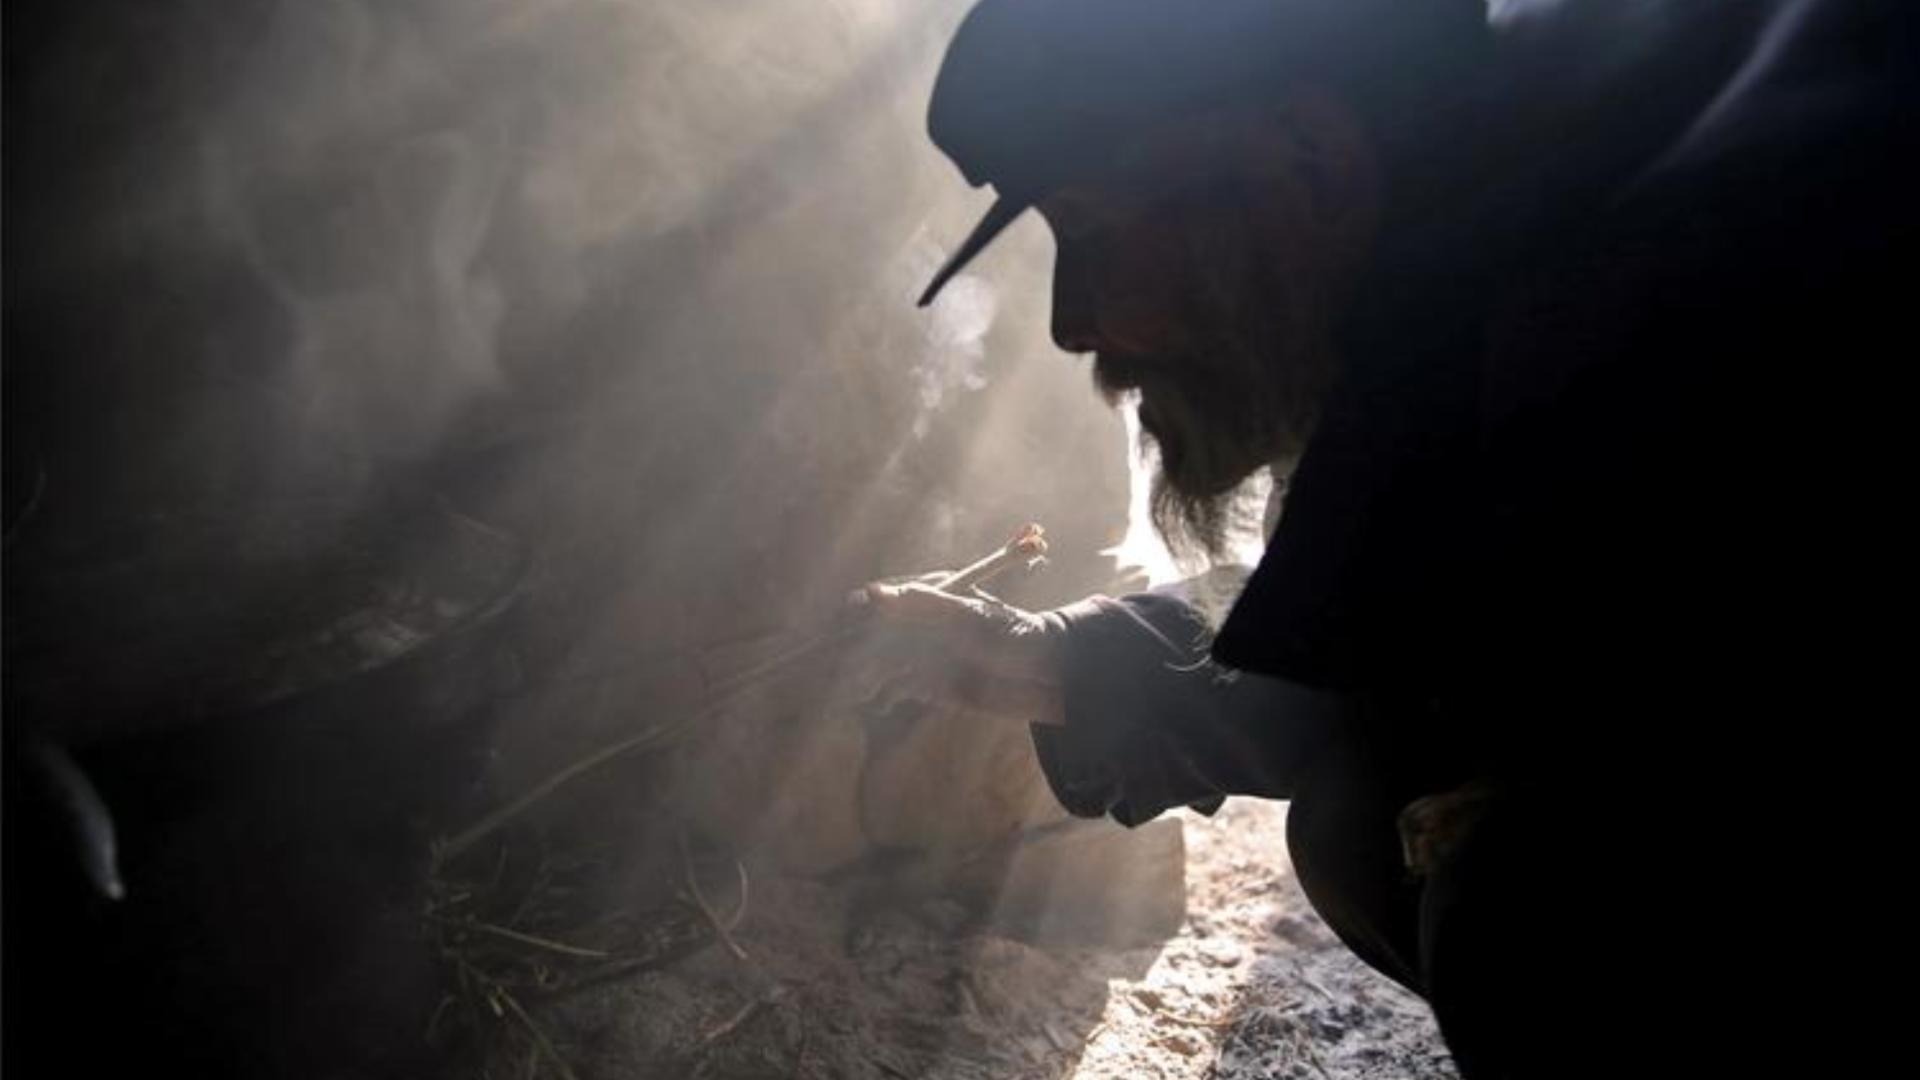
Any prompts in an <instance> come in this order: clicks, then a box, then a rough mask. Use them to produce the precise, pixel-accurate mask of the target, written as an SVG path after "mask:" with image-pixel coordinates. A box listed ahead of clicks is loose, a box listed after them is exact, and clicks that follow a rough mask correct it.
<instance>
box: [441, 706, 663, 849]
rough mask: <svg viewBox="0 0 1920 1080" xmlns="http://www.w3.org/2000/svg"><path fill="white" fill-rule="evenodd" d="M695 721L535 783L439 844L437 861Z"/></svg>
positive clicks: (630, 741)
mask: <svg viewBox="0 0 1920 1080" xmlns="http://www.w3.org/2000/svg"><path fill="white" fill-rule="evenodd" d="M692 722H693V721H692V720H681V721H676V722H673V723H666V724H660V725H657V726H655V727H650V728H648V729H647V730H645V731H643V732H641V733H640V734H638V735H635V736H632V737H631V738H626V739H622V740H620V741H619V742H617V743H614V744H613V745H611V746H606V747H602V748H601V749H599V750H597V751H595V752H593V753H591V754H589V755H587V756H586V757H584V758H581V759H580V760H579V761H576V762H574V763H573V764H571V765H569V766H567V767H566V768H564V769H561V770H560V771H559V772H557V773H554V774H553V775H552V776H549V777H547V778H546V779H545V780H542V781H541V782H540V783H538V784H535V785H534V786H533V789H532V790H530V791H528V792H527V793H526V794H525V795H522V796H520V797H519V798H517V799H515V800H513V801H512V802H510V803H508V804H506V805H505V806H502V807H500V808H499V809H497V810H495V811H493V812H492V813H490V814H488V815H487V816H485V817H483V818H481V819H480V820H479V821H477V822H475V823H474V824H473V825H471V826H469V827H468V828H467V829H466V830H465V831H463V832H461V833H460V834H459V835H457V836H455V837H453V838H452V839H451V840H446V841H443V842H442V843H440V844H439V845H437V846H436V847H435V849H434V853H433V854H434V860H435V861H436V862H446V861H447V860H449V859H452V858H454V857H456V856H458V855H459V854H460V853H462V852H464V851H466V850H467V849H468V848H470V847H472V846H473V845H474V844H475V843H477V842H479V841H480V840H481V839H483V838H485V837H486V836H487V835H488V834H489V833H491V832H493V831H494V830H495V829H498V828H499V827H500V826H502V825H505V824H506V823H507V822H509V821H511V820H513V819H514V818H516V817H518V816H520V814H522V813H524V812H525V811H526V809H527V808H528V807H530V806H532V805H533V804H534V803H537V802H539V801H540V800H541V799H544V798H546V797H547V796H548V795H551V794H553V793H554V791H556V790H557V789H558V788H559V787H560V786H561V785H563V784H565V783H567V782H568V781H569V780H572V779H574V778H575V777H577V776H579V775H581V774H582V773H585V772H588V771H590V770H592V769H594V768H596V767H598V766H600V765H604V764H606V763H607V762H609V761H612V760H613V759H614V758H617V757H619V756H620V755H622V754H625V753H628V752H630V751H634V750H639V749H641V748H643V747H646V746H649V745H651V744H653V743H656V742H662V741H664V740H666V739H668V738H670V737H671V736H673V735H675V734H677V733H678V732H679V731H680V730H681V729H683V728H685V727H687V726H688V725H689V724H691V723H692Z"/></svg>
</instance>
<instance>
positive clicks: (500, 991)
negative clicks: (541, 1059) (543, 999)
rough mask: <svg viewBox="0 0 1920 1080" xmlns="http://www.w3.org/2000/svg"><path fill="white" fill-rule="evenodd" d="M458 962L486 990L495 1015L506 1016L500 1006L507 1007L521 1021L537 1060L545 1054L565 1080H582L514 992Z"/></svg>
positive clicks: (497, 981) (463, 970) (460, 961)
mask: <svg viewBox="0 0 1920 1080" xmlns="http://www.w3.org/2000/svg"><path fill="white" fill-rule="evenodd" d="M456 962H457V963H458V964H459V965H460V969H461V971H462V972H463V973H464V974H465V975H467V976H469V977H471V978H472V979H473V980H475V981H476V982H478V983H480V984H481V985H482V986H484V987H485V988H486V990H487V1004H488V1006H490V1007H491V1008H492V1009H493V1012H494V1015H496V1016H503V1015H504V1014H503V1013H502V1012H501V1011H500V1006H502V1005H505V1006H506V1007H507V1009H508V1010H509V1011H511V1012H512V1013H513V1015H514V1016H515V1018H517V1019H518V1020H519V1021H520V1025H521V1026H522V1027H524V1028H526V1029H527V1034H528V1035H529V1036H530V1037H531V1038H532V1039H533V1045H534V1048H535V1057H536V1059H537V1058H538V1056H539V1055H540V1054H545V1055H546V1056H547V1058H548V1059H549V1060H551V1061H552V1062H553V1067H554V1068H555V1069H558V1070H559V1072H560V1075H561V1077H563V1078H564V1080H580V1078H579V1077H578V1076H576V1075H575V1074H574V1071H573V1068H572V1066H570V1065H568V1064H567V1059H566V1058H563V1057H561V1056H560V1051H559V1050H557V1049H555V1048H554V1045H553V1040H551V1039H549V1038H547V1033H546V1032H545V1031H544V1030H542V1029H541V1027H540V1025H539V1024H537V1023H534V1020H533V1017H531V1016H529V1015H527V1010H525V1009H523V1008H521V1007H520V999H518V998H516V997H514V996H513V992H512V991H510V990H508V989H507V988H506V986H505V985H503V984H502V983H501V982H500V981H499V980H497V979H495V978H493V977H492V976H490V975H488V974H486V973H485V972H483V971H481V970H480V969H479V968H476V967H474V966H473V965H472V964H470V963H468V962H467V961H466V960H464V959H458V960H457V961H456Z"/></svg>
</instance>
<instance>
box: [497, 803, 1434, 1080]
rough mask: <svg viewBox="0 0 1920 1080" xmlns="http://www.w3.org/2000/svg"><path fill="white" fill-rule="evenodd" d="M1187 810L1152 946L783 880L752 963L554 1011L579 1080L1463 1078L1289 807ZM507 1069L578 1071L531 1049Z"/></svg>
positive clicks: (730, 963)
mask: <svg viewBox="0 0 1920 1080" xmlns="http://www.w3.org/2000/svg"><path fill="white" fill-rule="evenodd" d="M1180 820H1181V822H1182V825H1183V827H1184V829H1185V837H1186V848H1187V889H1188V903H1187V913H1186V918H1185V920H1184V921H1183V923H1182V924H1181V926H1180V928H1179V930H1178V932H1177V933H1176V934H1175V935H1174V936H1173V937H1171V938H1167V939H1164V940H1162V941H1159V942H1157V943H1154V944H1150V945H1144V946H1140V947H1136V948H1098V947H1091V946H1086V945H1067V944H1033V943H1028V942H1023V941H1019V940H1015V939H1014V938H1012V937H1009V936H1005V935H1003V934H1002V933H998V932H994V931H992V930H990V929H984V928H983V927H985V926H988V925H990V923H984V922H982V921H981V918H980V915H979V913H977V912H969V911H968V910H966V909H964V908H962V907H961V906H960V905H958V904H956V903H954V902H952V901H950V900H946V899H940V898H934V899H928V898H925V897H922V898H920V899H918V900H913V901H904V902H896V901H881V902H874V901H872V900H871V899H870V898H869V899H866V900H863V899H861V895H862V894H861V893H860V891H859V890H858V889H850V888H848V887H847V886H846V885H845V884H844V883H842V884H839V885H829V884H823V883H820V882H815V881H807V880H803V879H769V880H766V881H761V882H756V883H755V885H754V889H753V898H752V902H751V905H750V907H749V909H748V911H747V915H746V918H745V919H744V920H743V921H742V922H741V924H740V925H739V927H738V928H737V930H736V932H735V934H734V936H735V938H736V941H737V944H738V945H739V948H740V951H741V952H742V953H744V954H745V956H744V958H741V957H739V956H736V955H733V954H732V953H731V952H730V951H729V950H727V949H723V948H719V947H709V948H707V949H705V950H704V951H702V952H701V953H699V954H698V955H696V956H693V957H691V958H689V959H687V960H685V961H683V962H681V963H679V964H678V965H675V966H673V967H671V968H667V969H663V970H656V971H652V972H648V973H646V974H643V975H639V976H635V977H633V978H631V979H628V980H626V981H622V982H616V983H612V984H609V985H606V986H603V987H599V988H596V989H594V990H592V991H590V992H585V993H580V994H575V995H572V996H570V997H567V998H565V999H562V1000H559V1001H555V1002H552V1003H550V1004H547V1005H546V1006H544V1007H543V1008H542V1009H541V1010H540V1012H539V1019H540V1022H541V1023H542V1024H543V1025H545V1026H546V1028H547V1030H548V1031H550V1032H551V1033H552V1042H553V1044H554V1046H555V1047H556V1048H557V1050H558V1052H559V1053H560V1055H561V1056H563V1057H564V1058H565V1060H566V1066H565V1068H566V1070H568V1071H569V1072H570V1073H571V1074H572V1075H574V1076H578V1077H580V1078H581V1080H589V1078H596V1077H598V1078H634V1080H638V1078H643V1077H656V1076H658V1077H676V1078H677V1077H713V1078H736V1077H737V1078H747V1077H818V1078H828V1077H834V1078H837V1077H854V1078H865V1077H906V1078H913V1080H919V1078H922V1077H926V1078H950V1080H974V1078H979V1080H988V1078H1009V1077H1017V1078H1027V1077H1034V1078H1040V1077H1044V1078H1048V1080H1060V1078H1067V1077H1074V1078H1081V1080H1104V1078H1126V1080H1155V1078H1159V1080H1175V1078H1181V1080H1184V1078H1202V1077H1207V1078H1216V1080H1256V1078H1283V1077H1301V1078H1327V1080H1339V1078H1352V1080H1359V1078H1368V1077H1379V1078H1386V1077H1392V1078H1396V1080H1444V1078H1450V1077H1453V1076H1455V1075H1456V1074H1455V1072H1454V1069H1453V1067H1452V1064H1451V1062H1450V1061H1449V1059H1448V1057H1447V1053H1446V1050H1445V1048H1444V1046H1443V1045H1442V1043H1441V1041H1440V1038H1439V1035H1438V1033H1437V1032H1436V1031H1435V1029H1434V1026H1433V1023H1432V1018H1431V1016H1430V1014H1429V1013H1428V1012H1427V1010H1426V1008H1425V1007H1424V1005H1422V1004H1421V1003H1420V1002H1419V1001H1418V1000H1417V999H1415V998H1413V997H1411V996H1410V995H1408V994H1406V993H1405V992H1403V991H1401V990H1400V989H1399V988H1398V987H1396V986H1394V985H1392V984H1391V983H1389V982H1388V981H1386V980H1385V979H1383V978H1381V977H1380V976H1378V975H1376V974H1374V973H1373V972H1372V971H1370V970H1369V969H1367V968H1366V967H1365V966H1364V965H1362V964H1360V963H1359V961H1357V960H1355V959H1354V958H1352V956H1351V955H1350V954H1348V953H1347V952H1346V950H1345V949H1343V948H1342V947H1341V946H1340V944H1339V943H1338V942H1337V941H1336V940H1335V939H1334V937H1333V935H1332V934H1331V932H1330V931H1328V930H1327V928H1326V927H1325V926H1324V925H1323V924H1322V923H1321V922H1320V921H1319V920H1318V919H1317V918H1316V917H1315V916H1314V915H1313V914H1312V912H1311V910H1310V908H1309V907H1308V905H1307V902H1306V899H1305V897H1304V896H1303V895H1302V894H1301V892H1300V890H1299V887H1298V885H1297V884H1296V883H1295V881H1294V878H1293V874H1292V870H1291V867H1290V866H1289V865H1288V864H1287V862H1286V858H1285V854H1284V844H1283V843H1282V841H1281V835H1282V832H1283V829H1284V824H1285V807H1284V806H1283V805H1280V804H1274V803H1263V802H1258V801H1255V800H1234V801H1232V802H1230V803H1229V804H1228V806H1227V807H1225V808H1224V809H1223V810H1222V811H1221V812H1220V813H1219V814H1218V815H1217V816H1215V817H1213V818H1211V819H1209V818H1204V817H1200V816H1198V815H1193V814H1186V813H1183V814H1182V815H1181V818H1180ZM722 904H723V900H721V899H719V898H716V900H715V905H716V906H722ZM491 1065H492V1067H491V1068H488V1069H486V1070H485V1071H486V1072H488V1073H490V1074H493V1075H512V1074H514V1073H517V1074H519V1075H527V1074H528V1071H529V1069H528V1066H529V1065H532V1066H533V1069H534V1070H535V1071H537V1072H538V1073H540V1074H542V1075H565V1073H562V1072H561V1070H560V1068H558V1067H556V1066H555V1065H554V1064H553V1063H552V1062H551V1061H534V1062H529V1061H527V1060H526V1058H525V1057H524V1056H521V1057H520V1058H519V1059H518V1060H496V1061H494V1062H492V1063H491Z"/></svg>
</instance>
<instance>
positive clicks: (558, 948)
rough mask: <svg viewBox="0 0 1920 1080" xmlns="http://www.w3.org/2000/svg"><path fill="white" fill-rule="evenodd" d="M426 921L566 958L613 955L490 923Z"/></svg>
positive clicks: (430, 917) (434, 917) (439, 918)
mask: <svg viewBox="0 0 1920 1080" xmlns="http://www.w3.org/2000/svg"><path fill="white" fill-rule="evenodd" d="M427 920H428V921H429V922H436V923H440V924H441V925H443V926H449V927H453V928H455V929H459V930H478V931H480V932H481V933H483V934H492V935H493V936H495V937H502V938H506V939H507V940H508V941H517V942H519V943H520V944H522V945H533V946H536V947H538V948H542V949H549V950H551V951H553V952H557V953H561V954H563V955H566V956H579V957H584V958H586V959H588V960H605V959H606V958H607V957H609V956H612V955H613V954H612V953H609V952H603V951H601V950H599V949H588V948H583V947H581V946H579V945H569V944H567V943H566V942H564V941H554V940H553V939H552V938H543V937H536V936H535V935H533V934H525V933H521V932H520V931H518V930H509V929H507V928H506V927H504V926H495V925H494V924H492V923H484V922H478V921H476V920H473V919H449V918H445V917H443V916H440V915H428V916H427Z"/></svg>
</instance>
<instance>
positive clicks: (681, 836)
mask: <svg viewBox="0 0 1920 1080" xmlns="http://www.w3.org/2000/svg"><path fill="white" fill-rule="evenodd" d="M673 836H674V839H675V840H676V841H678V842H679V844H680V865H681V867H682V869H683V871H684V872H685V874H686V877H687V892H688V893H690V894H691V895H692V897H693V906H695V907H697V908H699V909H700V914H701V916H702V917H703V918H705V919H706V920H707V925H708V926H711V927H713V933H714V936H715V937H717V938H719V939H720V943H721V944H722V945H725V946H726V947H727V951H728V952H730V953H732V954H733V958H734V959H735V960H739V961H742V962H745V961H746V960H747V950H745V949H743V948H741V947H740V943H739V942H738V941H735V940H734V939H733V931H732V930H731V929H730V928H729V927H728V926H727V924H726V923H724V922H722V921H721V920H720V916H719V915H717V914H715V913H714V910H713V905H712V904H709V903H707V897H706V894H705V893H703V892H701V891H700V879H699V876H698V875H696V874H695V873H694V871H693V853H692V852H691V851H689V850H688V849H687V830H686V827H685V826H684V825H682V826H676V827H675V828H674V831H673ZM735 865H736V866H737V865H739V864H738V863H736V864H735ZM743 869H744V868H743ZM745 909H746V902H745V894H744V893H742V894H741V905H740V910H741V911H744V910H745Z"/></svg>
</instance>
